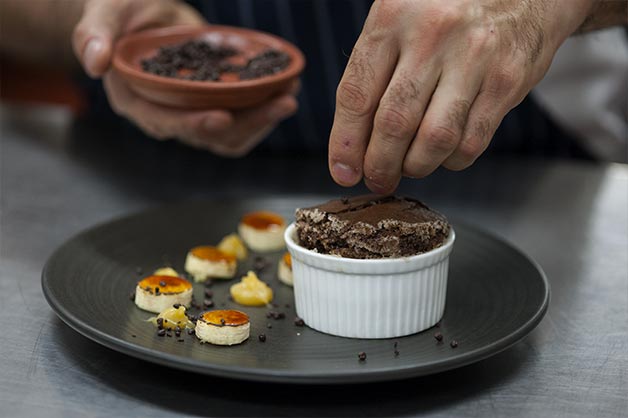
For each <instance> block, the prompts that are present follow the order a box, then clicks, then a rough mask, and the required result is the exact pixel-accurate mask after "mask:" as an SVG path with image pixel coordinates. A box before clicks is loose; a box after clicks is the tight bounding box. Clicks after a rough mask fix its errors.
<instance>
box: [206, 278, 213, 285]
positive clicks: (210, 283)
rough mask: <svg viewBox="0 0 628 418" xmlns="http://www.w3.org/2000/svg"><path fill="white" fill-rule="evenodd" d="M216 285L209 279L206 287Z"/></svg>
mask: <svg viewBox="0 0 628 418" xmlns="http://www.w3.org/2000/svg"><path fill="white" fill-rule="evenodd" d="M213 285H214V281H213V280H211V279H209V280H207V281H206V282H205V287H212V286H213Z"/></svg>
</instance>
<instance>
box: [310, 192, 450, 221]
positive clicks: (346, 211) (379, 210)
mask: <svg viewBox="0 0 628 418" xmlns="http://www.w3.org/2000/svg"><path fill="white" fill-rule="evenodd" d="M314 208H316V209H318V210H320V211H322V212H326V213H329V214H334V215H336V216H337V217H338V218H339V219H342V220H346V221H349V222H351V221H361V222H366V223H369V224H371V225H377V224H378V223H379V222H381V221H383V220H385V219H394V220H397V221H401V222H407V223H421V222H430V221H434V220H443V217H442V216H441V215H440V214H438V213H436V212H434V211H432V210H430V209H429V208H428V207H427V206H425V205H424V204H423V203H421V202H420V201H418V200H416V199H412V198H408V197H398V196H378V195H364V196H356V197H352V198H346V199H336V200H331V201H329V202H327V203H323V204H322V205H318V206H314V207H312V208H309V209H314Z"/></svg>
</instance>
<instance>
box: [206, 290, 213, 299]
mask: <svg viewBox="0 0 628 418" xmlns="http://www.w3.org/2000/svg"><path fill="white" fill-rule="evenodd" d="M205 296H206V297H208V298H212V297H213V296H214V292H213V291H212V290H211V289H205Z"/></svg>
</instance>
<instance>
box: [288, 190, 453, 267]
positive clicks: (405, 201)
mask: <svg viewBox="0 0 628 418" xmlns="http://www.w3.org/2000/svg"><path fill="white" fill-rule="evenodd" d="M449 229H450V227H449V223H448V222H447V219H446V218H445V217H444V216H443V215H441V214H439V213H437V212H434V211H433V210H430V209H429V208H428V207H427V206H425V205H424V204H423V203H421V202H420V201H418V200H415V199H411V198H408V197H397V196H376V195H365V196H356V197H353V198H348V199H336V200H331V201H329V202H327V203H324V204H322V205H318V206H314V207H310V208H301V209H297V211H296V231H297V237H298V241H299V244H300V245H302V246H303V247H305V248H307V249H310V250H313V251H317V252H319V253H321V254H331V255H337V256H341V257H347V258H359V259H372V258H398V257H408V256H412V255H416V254H421V253H424V252H427V251H430V250H433V249H434V248H437V247H440V246H441V245H442V244H443V242H445V240H446V239H447V237H448V235H449Z"/></svg>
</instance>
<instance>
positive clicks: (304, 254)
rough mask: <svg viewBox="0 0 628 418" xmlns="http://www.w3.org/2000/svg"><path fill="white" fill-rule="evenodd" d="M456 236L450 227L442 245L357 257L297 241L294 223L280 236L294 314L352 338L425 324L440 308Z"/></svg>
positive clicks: (399, 332)
mask: <svg viewBox="0 0 628 418" xmlns="http://www.w3.org/2000/svg"><path fill="white" fill-rule="evenodd" d="M455 237H456V235H455V233H454V230H453V229H451V231H450V233H449V237H448V238H447V240H446V241H445V243H444V244H443V245H442V246H441V247H438V248H436V249H434V250H432V251H429V252H427V253H423V254H419V255H415V256H411V257H403V258H394V259H391V258H387V259H369V260H358V259H353V258H343V257H338V256H332V255H327V254H320V253H317V252H315V251H311V250H308V249H306V248H304V247H302V246H301V245H299V243H298V239H297V236H296V227H295V225H294V223H293V224H291V225H290V226H288V228H287V229H286V233H285V240H286V244H287V246H288V251H289V252H290V255H291V257H292V271H293V275H294V297H295V304H296V310H297V315H299V317H301V318H302V319H303V320H304V321H305V323H306V324H307V325H308V326H309V327H311V328H314V329H316V330H318V331H321V332H325V333H327V334H332V335H337V336H341V337H351V338H394V337H401V336H404V335H410V334H414V333H417V332H420V331H423V330H425V329H427V328H430V327H432V326H433V325H435V324H436V323H437V322H438V321H439V320H440V319H441V318H442V316H443V312H444V310H445V296H446V293H447V273H448V267H449V254H451V250H452V249H453V244H454V240H455Z"/></svg>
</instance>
